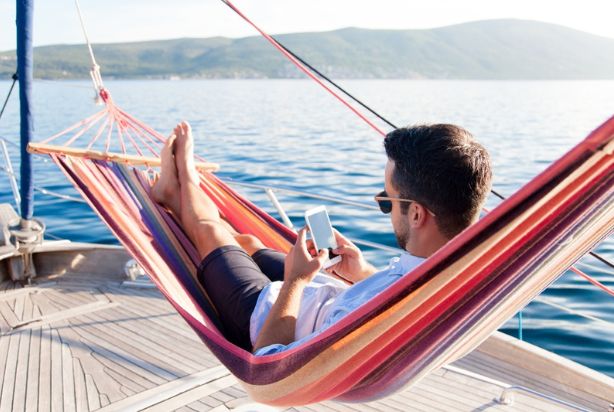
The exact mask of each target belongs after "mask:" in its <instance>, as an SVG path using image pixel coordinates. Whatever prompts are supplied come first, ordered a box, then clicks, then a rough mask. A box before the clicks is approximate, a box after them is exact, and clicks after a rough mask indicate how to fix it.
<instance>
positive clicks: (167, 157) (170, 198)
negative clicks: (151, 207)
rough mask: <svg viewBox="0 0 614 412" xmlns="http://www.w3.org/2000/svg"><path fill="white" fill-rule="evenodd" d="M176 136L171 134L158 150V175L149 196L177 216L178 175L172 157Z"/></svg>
mask: <svg viewBox="0 0 614 412" xmlns="http://www.w3.org/2000/svg"><path fill="white" fill-rule="evenodd" d="M176 138H177V136H175V134H172V135H171V136H170V137H169V138H168V139H167V140H166V143H165V144H164V147H163V148H162V151H161V152H160V160H161V167H160V176H159V177H158V180H156V182H155V183H154V185H153V186H152V187H151V197H152V198H153V200H155V201H156V202H157V203H159V204H161V205H162V206H165V207H166V208H167V209H169V210H170V211H171V212H172V213H173V214H174V215H175V216H177V217H179V211H180V204H179V197H180V196H181V193H180V189H179V177H178V176H177V166H176V165H175V158H174V157H173V150H174V144H175V139H176Z"/></svg>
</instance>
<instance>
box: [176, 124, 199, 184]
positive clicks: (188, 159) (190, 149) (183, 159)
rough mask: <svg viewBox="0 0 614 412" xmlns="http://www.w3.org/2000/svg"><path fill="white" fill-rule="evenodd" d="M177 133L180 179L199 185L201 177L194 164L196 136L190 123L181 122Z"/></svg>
mask: <svg viewBox="0 0 614 412" xmlns="http://www.w3.org/2000/svg"><path fill="white" fill-rule="evenodd" d="M175 135H177V139H176V141H175V164H176V165H177V173H178V175H179V181H180V182H190V183H193V184H195V185H198V184H199V183H200V178H199V176H198V172H197V171H196V166H195V164H194V138H193V137H192V128H191V127H190V124H189V123H188V122H186V121H183V122H181V123H179V124H178V125H177V126H176V127H175Z"/></svg>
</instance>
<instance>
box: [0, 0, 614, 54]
mask: <svg viewBox="0 0 614 412" xmlns="http://www.w3.org/2000/svg"><path fill="white" fill-rule="evenodd" d="M234 3H235V5H236V6H237V7H238V8H239V9H241V10H242V11H244V12H245V14H246V15H247V16H248V17H250V18H252V19H253V20H254V21H255V22H256V23H257V24H259V25H260V26H261V27H262V28H263V29H264V30H265V31H268V32H270V33H273V34H275V33H290V32H303V31H325V30H334V29H338V28H342V27H349V26H353V27H362V28H371V29H422V28H432V27H440V26H446V25H450V24H457V23H463V22H467V21H475V20H485V19H498V18H520V19H529V20H539V21H544V22H550V23H556V24H561V25H564V26H568V27H572V28H575V29H578V30H582V31H586V32H589V33H593V34H597V35H601V36H605V37H610V38H613V39H614V23H613V20H612V16H613V15H614V0H582V1H579V0H574V1H570V0H558V1H556V0H513V1H512V0H422V1H415V0H377V1H375V0H372V1H365V0H234ZM80 5H81V10H82V13H83V16H84V19H85V23H86V27H87V30H88V34H89V37H90V39H91V41H92V42H93V43H110V42H127V41H141V40H157V39H171V38H179V37H211V36H226V37H243V36H250V35H254V34H256V33H255V32H254V30H253V29H252V28H251V27H249V26H247V24H246V23H245V22H243V20H241V19H240V18H239V17H238V16H236V15H235V14H234V13H233V12H232V11H231V10H230V9H229V8H228V7H227V6H225V5H224V4H223V3H222V2H221V1H220V0H172V1H169V0H80ZM14 22H15V0H0V50H11V49H15V23H14ZM81 42H83V34H82V32H81V28H80V25H79V20H78V17H77V13H76V8H75V3H74V0H35V11H34V44H35V46H38V45H47V44H60V43H63V44H75V43H81Z"/></svg>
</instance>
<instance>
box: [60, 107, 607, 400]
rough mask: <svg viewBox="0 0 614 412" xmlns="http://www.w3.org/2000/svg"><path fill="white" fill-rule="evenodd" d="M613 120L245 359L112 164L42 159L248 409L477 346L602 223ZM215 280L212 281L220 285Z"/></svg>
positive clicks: (219, 192)
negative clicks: (388, 279)
mask: <svg viewBox="0 0 614 412" xmlns="http://www.w3.org/2000/svg"><path fill="white" fill-rule="evenodd" d="M613 151H614V117H613V118H611V119H610V120H609V121H607V122H606V123H605V124H603V125H602V126H601V127H599V128H598V129H597V130H595V131H594V132H593V133H591V135H590V136H588V138H586V139H585V140H584V141H582V142H581V143H580V144H578V145H577V146H576V147H575V148H573V149H572V150H571V151H570V152H568V153H567V154H566V155H565V156H563V157H562V158H561V159H559V160H558V161H556V162H555V163H554V164H552V165H551V166H550V167H549V168H548V169H547V170H545V171H544V172H543V173H541V174H540V175H539V176H537V177H536V178H535V179H533V180H532V181H531V182H529V183H528V184H527V185H525V186H524V187H523V188H522V189H520V190H519V191H518V192H517V193H516V194H515V195H513V196H512V197H510V198H509V199H507V200H506V201H504V202H503V203H502V204H501V205H500V206H498V207H497V208H496V209H494V210H493V211H492V212H491V213H489V214H488V215H487V216H485V217H484V218H483V219H482V220H481V221H479V222H478V223H476V224H475V225H473V226H472V227H470V228H468V229H467V230H465V231H464V232H463V233H461V234H460V235H459V236H457V237H456V238H455V239H453V240H452V241H451V242H449V243H448V244H447V245H446V246H445V247H444V248H442V249H441V250H440V251H438V252H437V253H436V254H435V255H433V256H432V257H431V258H429V259H427V260H426V261H425V262H424V263H423V264H421V265H420V266H419V267H418V268H416V269H415V270H414V272H413V274H414V275H413V276H411V277H404V278H402V279H400V280H399V281H398V282H397V283H395V284H393V285H392V286H390V287H389V288H388V289H387V290H385V291H384V292H382V293H381V294H379V295H377V296H375V297H373V299H371V300H370V301H369V302H368V303H366V304H365V305H363V306H361V307H360V308H358V309H357V310H356V311H354V312H353V313H352V314H350V315H348V316H347V317H345V318H343V319H342V320H341V321H339V322H338V323H337V324H335V325H333V326H332V327H330V328H329V329H327V330H325V331H323V332H322V333H320V334H319V335H318V336H316V337H314V338H313V339H311V340H310V341H308V342H306V343H305V344H302V345H301V346H299V347H297V348H294V349H291V350H287V351H285V352H281V353H278V354H274V355H269V356H262V357H256V356H253V355H252V354H250V353H248V352H246V351H244V350H242V349H240V348H238V347H236V346H234V345H232V344H231V343H229V342H228V341H227V340H226V339H225V338H224V336H223V334H222V332H223V330H222V329H221V326H220V324H219V322H218V320H217V315H216V309H215V307H213V305H212V304H211V302H210V300H209V299H208V297H207V294H206V291H205V290H204V289H203V287H202V286H201V285H200V284H199V283H198V281H197V280H196V276H195V275H196V267H197V265H198V263H199V262H198V259H197V254H196V251H195V249H194V247H193V245H191V244H190V242H189V240H188V239H187V237H186V236H185V234H184V233H183V232H182V230H181V228H180V226H179V225H178V224H177V222H175V221H174V219H173V218H172V217H171V216H170V215H169V214H168V213H167V212H166V211H165V210H164V209H163V208H161V207H160V206H158V205H157V204H155V202H153V201H152V200H151V198H150V196H149V190H150V186H151V183H152V177H151V176H150V175H149V174H148V173H147V172H145V171H142V170H138V169H135V168H133V167H129V166H126V165H122V164H120V163H113V162H108V161H103V160H87V159H84V158H81V157H72V156H67V155H65V154H57V153H56V154H51V157H52V158H53V160H54V161H55V163H56V164H57V165H58V166H59V168H60V169H61V170H62V171H63V172H64V173H65V174H66V176H67V177H68V178H69V179H70V180H71V181H72V183H73V184H74V185H75V187H76V188H77V189H78V190H79V192H81V194H82V195H83V197H84V198H85V199H87V201H88V202H89V203H90V205H91V206H92V208H93V209H94V210H95V211H96V212H97V213H98V215H99V216H100V217H101V219H102V220H103V221H104V222H105V223H106V224H107V225H108V226H109V228H110V229H111V230H112V231H113V233H114V234H115V235H116V236H117V238H118V239H119V240H120V241H121V243H122V244H123V245H124V246H125V247H126V249H127V250H128V251H129V252H130V253H131V254H132V255H133V256H134V257H135V259H136V260H137V261H138V262H139V264H140V265H142V266H143V268H144V269H145V270H146V272H147V273H148V274H149V275H150V276H151V278H152V279H153V281H154V282H155V283H156V285H157V286H158V288H159V289H160V291H161V292H162V293H163V294H164V295H165V296H166V298H167V299H168V300H169V302H170V303H171V304H172V305H173V306H174V307H175V308H176V310H177V311H178V312H179V313H180V314H181V315H182V316H183V317H184V318H185V319H186V321H187V322H188V323H189V324H190V326H192V328H193V329H194V330H195V331H196V333H197V334H198V335H199V336H200V338H201V339H202V340H203V342H204V343H205V344H206V345H207V346H208V347H209V349H210V350H211V351H212V352H213V353H214V354H215V355H216V356H217V357H218V358H219V360H220V361H221V362H222V363H223V364H224V365H225V366H226V367H228V369H229V370H230V371H231V372H232V373H233V374H234V375H235V376H236V377H237V378H238V379H239V380H240V381H241V382H242V384H243V386H244V387H245V389H246V391H247V392H248V393H249V395H250V396H251V397H252V398H253V399H254V400H255V401H258V402H262V403H266V404H270V405H278V406H289V405H302V404H309V403H314V402H320V401H323V400H326V399H336V400H340V401H353V402H356V401H368V400H373V399H376V398H379V397H383V396H386V395H387V394H390V393H392V392H394V391H396V390H397V389H399V388H401V387H403V386H405V385H407V384H411V383H414V382H416V381H418V380H419V379H420V378H422V377H423V376H425V375H426V374H428V373H429V372H431V371H433V370H434V369H436V368H439V367H441V366H442V365H444V364H446V363H449V362H451V361H452V360H454V359H456V358H458V357H460V356H462V355H464V354H466V353H467V352H468V351H470V350H472V349H473V348H475V347H476V346H477V345H479V344H480V343H481V342H482V341H483V340H484V339H486V338H487V337H488V336H489V335H490V334H491V333H492V332H494V331H495V330H497V328H498V327H500V326H501V325H502V324H503V323H504V322H505V321H506V320H507V319H509V318H510V317H511V316H513V315H514V314H515V313H516V312H517V311H518V310H519V309H521V308H522V307H524V306H525V305H526V304H528V303H529V302H530V301H531V300H532V299H533V298H534V297H535V296H537V295H538V294H539V293H540V292H541V291H543V290H544V289H545V288H546V287H547V286H548V285H549V284H550V283H552V282H553V281H555V280H556V279H557V277H558V276H559V275H560V274H561V273H563V272H564V271H565V270H566V269H567V268H568V267H569V266H570V265H572V264H573V263H574V262H575V261H576V260H577V259H579V258H580V257H581V256H582V255H584V254H585V253H587V252H588V251H589V250H590V249H591V248H592V247H593V246H594V245H595V244H596V243H598V242H599V241H600V240H602V239H603V238H604V237H606V236H607V235H608V234H609V233H610V232H611V231H612V229H613V228H614V173H613V172H614V155H613ZM201 187H202V190H203V191H204V192H205V193H206V194H207V195H208V196H210V197H211V199H213V201H214V202H215V203H216V205H217V206H218V208H219V210H220V212H221V214H222V215H223V216H225V217H226V218H227V219H228V221H229V222H230V223H231V224H232V225H233V226H234V227H235V229H236V230H237V231H238V232H240V233H250V234H253V235H255V236H257V237H258V238H259V239H261V240H262V241H263V242H264V243H265V244H266V245H267V246H269V247H271V248H274V249H277V250H280V251H287V250H288V249H289V247H290V245H291V244H292V243H293V241H294V239H295V234H294V233H293V232H291V231H290V230H289V229H287V228H286V227H285V226H283V225H281V224H280V223H279V222H278V221H277V220H275V219H274V218H272V217H270V216H268V215H267V214H266V213H264V212H263V211H261V210H260V209H258V208H257V207H256V206H255V205H254V204H252V203H250V202H249V201H247V200H246V199H244V198H243V197H241V196H240V195H239V194H238V193H236V192H235V191H234V190H233V189H231V188H230V187H228V186H227V185H226V184H224V183H223V182H222V181H220V180H219V179H218V178H216V177H215V176H214V175H212V174H209V173H203V174H202V175H201ZM223 275H224V274H223V273H221V274H220V276H223Z"/></svg>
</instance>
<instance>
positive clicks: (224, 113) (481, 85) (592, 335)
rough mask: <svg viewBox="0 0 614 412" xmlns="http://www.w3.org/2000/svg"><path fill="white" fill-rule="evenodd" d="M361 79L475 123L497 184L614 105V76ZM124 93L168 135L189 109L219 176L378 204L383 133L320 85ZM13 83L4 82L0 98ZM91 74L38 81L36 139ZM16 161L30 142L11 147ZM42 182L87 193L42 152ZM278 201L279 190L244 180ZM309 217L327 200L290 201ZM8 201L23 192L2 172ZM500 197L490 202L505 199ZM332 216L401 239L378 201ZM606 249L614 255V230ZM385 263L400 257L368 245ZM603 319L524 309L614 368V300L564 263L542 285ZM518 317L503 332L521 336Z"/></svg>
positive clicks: (144, 86) (196, 84) (603, 366)
mask: <svg viewBox="0 0 614 412" xmlns="http://www.w3.org/2000/svg"><path fill="white" fill-rule="evenodd" d="M343 84H344V86H346V87H347V88H348V89H349V90H352V91H353V92H355V93H356V94H357V95H358V96H360V97H361V98H362V99H363V100H364V101H366V102H369V103H370V104H371V105H372V106H373V107H374V108H376V109H377V110H379V111H381V113H383V114H385V115H386V116H387V117H388V118H389V119H390V120H392V121H393V122H395V123H396V124H399V125H405V124H411V123H418V122H451V123H458V124H460V125H463V126H464V127H466V128H467V129H469V130H470V131H472V132H473V134H474V135H475V136H476V137H477V138H478V139H479V140H480V141H481V142H482V143H483V144H484V145H485V146H486V147H487V148H488V149H489V151H490V153H491V156H492V158H493V162H494V169H495V175H494V187H495V188H496V189H497V190H498V191H499V192H500V193H503V194H505V195H509V194H511V193H513V192H514V191H515V190H516V189H517V188H519V187H520V186H522V185H523V184H524V183H526V182H527V181H528V180H530V179H531V178H532V177H533V176H535V175H536V174H537V173H539V172H540V171H541V170H543V169H544V168H545V167H546V166H547V165H548V164H549V163H551V162H552V161H553V160H555V159H556V158H558V157H559V156H561V155H562V154H563V153H565V152H566V151H567V150H569V149H570V148H571V147H572V146H573V145H574V144H575V143H576V142H578V141H579V140H580V139H582V138H583V137H584V136H585V135H586V134H587V133H588V132H590V131H591V130H592V129H594V128H595V127H597V126H598V125H599V124H600V123H601V122H603V121H604V120H605V119H606V118H608V117H609V116H611V115H612V114H613V113H614V82H580V81H573V82H554V81H552V82H490V81H389V80H386V81H346V82H343ZM107 87H108V88H109V89H110V90H111V92H112V94H113V96H114V98H115V101H116V102H117V103H118V104H119V105H121V106H122V107H123V108H124V109H126V110H127V111H128V112H129V113H131V114H133V115H135V116H137V117H139V118H141V119H142V120H144V121H145V122H146V123H148V124H150V125H151V126H153V127H154V128H156V129H158V130H160V131H163V132H166V131H170V130H171V128H172V127H173V126H174V124H175V123H176V122H177V121H178V120H182V119H187V120H189V121H190V122H191V123H192V126H193V129H194V131H195V134H196V136H197V147H198V152H199V153H200V154H201V155H203V156H205V157H207V159H208V160H211V161H215V162H219V163H221V164H222V171H221V172H220V175H221V176H222V177H224V178H232V179H235V180H237V181H241V182H250V183H259V184H268V185H275V186H282V187H291V188H294V189H298V190H303V191H308V192H312V193H317V194H325V195H331V196H340V197H343V198H348V199H352V200H356V201H361V202H369V201H370V199H371V198H372V196H373V195H374V194H375V193H376V192H378V191H379V190H380V189H381V188H382V185H383V165H384V163H385V155H384V152H383V148H382V144H381V138H380V137H379V136H378V135H377V134H375V133H374V132H373V131H372V130H371V129H369V128H368V127H367V126H365V125H364V124H363V123H361V122H360V121H358V120H357V119H356V118H355V117H354V115H353V114H351V113H350V112H348V111H347V110H346V109H345V108H343V107H342V106H341V105H339V103H338V102H336V101H335V100H334V99H332V98H331V97H330V96H328V95H326V94H325V93H324V92H323V91H322V90H321V89H319V87H317V86H316V85H314V84H312V83H310V82H308V81H301V80H215V81H179V82H171V81H108V82H107ZM8 88H9V83H8V82H0V97H2V99H3V98H4V96H5V93H6V92H8ZM92 96H93V91H92V90H91V87H90V84H89V83H88V82H42V81H40V82H36V84H35V87H34V102H35V115H36V135H37V140H42V139H44V138H46V137H48V136H50V135H52V134H54V133H56V132H58V131H60V130H62V129H64V128H66V127H68V126H69V125H71V124H73V123H74V122H77V121H79V120H81V119H83V118H85V117H86V116H89V115H91V114H93V113H94V112H95V111H97V110H98V108H97V107H95V106H94V104H93V102H92ZM17 111H18V109H17V95H16V94H15V95H14V96H13V98H12V100H11V102H10V104H9V107H8V108H7V111H6V112H5V114H4V117H3V118H2V119H0V136H2V137H5V138H6V139H8V140H9V141H13V142H17V140H18V130H19V123H18V113H17ZM10 151H11V155H12V157H13V159H14V161H15V162H16V163H15V165H17V164H18V163H17V162H18V160H17V153H16V149H15V148H14V147H12V146H11V147H10ZM35 176H36V178H35V184H36V185H38V186H41V187H45V188H47V189H50V190H53V191H56V192H60V193H64V194H70V195H75V191H74V190H73V189H72V186H70V185H69V184H68V182H67V180H66V179H65V178H64V176H63V175H61V174H60V172H59V171H58V170H57V169H56V168H55V166H53V165H52V164H50V163H49V162H44V161H43V158H40V157H37V158H36V160H35ZM241 191H243V192H244V193H246V194H247V195H248V196H249V197H250V199H252V200H254V201H255V202H256V203H257V204H259V205H260V206H261V207H263V208H264V209H265V210H267V211H269V212H270V213H272V214H273V215H276V212H275V210H274V209H272V207H271V206H270V205H269V203H268V201H267V199H266V196H265V195H264V194H263V193H261V192H259V191H251V190H247V191H246V190H244V189H241ZM280 200H281V202H282V204H283V205H284V206H285V207H286V209H287V211H288V214H289V215H290V218H291V219H292V220H293V221H294V222H295V223H296V224H302V215H303V213H304V211H305V210H306V209H307V208H309V207H311V206H313V205H314V204H315V203H313V202H312V201H309V200H307V199H302V198H299V197H284V196H282V197H281V198H280ZM0 202H13V200H12V195H11V193H10V188H9V183H8V179H6V178H5V176H2V177H0ZM497 203H498V202H497V200H496V199H494V198H491V199H489V204H488V206H489V207H493V206H495V205H496V204H497ZM328 208H329V212H330V214H331V219H332V220H333V224H334V225H335V226H337V227H338V228H339V230H341V231H342V232H343V233H345V234H347V235H349V236H350V237H353V238H362V239H368V240H371V241H374V242H380V243H384V244H388V245H391V246H395V240H394V237H393V236H392V235H391V230H390V226H389V222H388V218H387V217H386V216H384V215H381V214H378V213H376V212H374V211H365V210H356V209H353V208H348V207H346V206H338V205H328ZM35 214H36V216H37V217H39V218H43V219H44V220H45V221H46V223H47V225H48V232H49V233H50V234H52V235H55V236H58V237H62V238H68V239H72V240H78V241H89V242H102V243H116V241H115V239H114V238H113V236H112V235H111V234H110V233H109V231H108V230H107V229H106V228H105V227H104V226H103V225H102V224H101V223H100V222H99V221H98V218H97V217H96V216H95V215H94V214H93V213H92V212H91V211H90V209H89V207H88V206H87V205H84V204H81V203H75V202H70V201H65V200H60V199H57V198H53V197H49V196H46V195H43V194H40V193H36V201H35ZM597 250H598V252H599V253H601V254H603V255H604V256H606V257H608V258H609V259H610V260H611V261H612V260H614V239H612V238H609V239H608V240H606V241H605V242H603V243H602V244H601V245H600V246H599V247H598V249H597ZM366 254H367V257H368V258H369V259H370V260H371V261H372V262H373V263H375V264H378V265H383V264H385V262H386V261H387V260H388V259H389V258H390V257H391V255H389V254H386V253H382V252H377V253H376V252H374V251H370V250H366ZM583 262H584V263H587V264H590V265H593V266H595V268H588V267H586V266H581V267H582V268H583V269H585V270H587V271H588V272H589V273H591V274H592V275H593V276H594V277H595V278H596V279H598V280H599V281H601V282H603V283H604V284H606V285H608V286H609V287H611V288H614V274H613V273H612V271H610V272H608V271H607V270H605V269H603V266H602V265H600V264H599V263H598V262H597V261H596V260H595V259H592V258H589V257H587V258H585V259H584V260H583ZM542 298H544V299H547V300H548V301H550V302H554V303H556V304H560V305H564V306H565V307H567V308H569V309H572V310H574V311H580V312H583V313H585V314H588V315H591V316H593V317H596V318H599V319H601V320H589V319H586V318H582V317H579V316H577V315H574V314H571V313H568V312H565V311H562V310H560V309H556V308H554V307H552V306H548V305H546V304H543V303H538V302H534V303H532V304H530V305H529V306H528V307H527V308H526V309H525V310H524V312H523V316H524V338H525V340H527V341H529V342H531V343H534V344H536V345H539V346H541V347H544V348H546V349H548V350H552V351H554V352H556V353H559V354H561V355H563V356H565V357H568V358H571V359H573V360H576V361H577V362H580V363H582V364H585V365H587V366H589V367H591V368H594V369H597V370H600V371H602V372H604V373H607V374H609V375H611V376H614V298H612V297H611V296H609V295H607V294H605V293H604V292H602V291H599V290H597V289H595V288H594V287H592V286H591V285H589V284H588V283H587V282H586V281H584V280H583V279H581V278H579V277H578V276H576V275H574V274H569V273H568V274H565V275H563V276H562V277H561V279H560V280H559V281H558V282H556V283H555V284H554V285H552V286H551V287H550V288H549V289H548V290H547V291H546V292H545V293H544V294H543V296H542ZM516 326H517V321H516V320H514V319H512V320H510V321H509V322H508V323H507V324H506V325H505V327H504V328H503V331H504V332H506V333H510V334H513V335H516V333H517V331H516Z"/></svg>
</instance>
